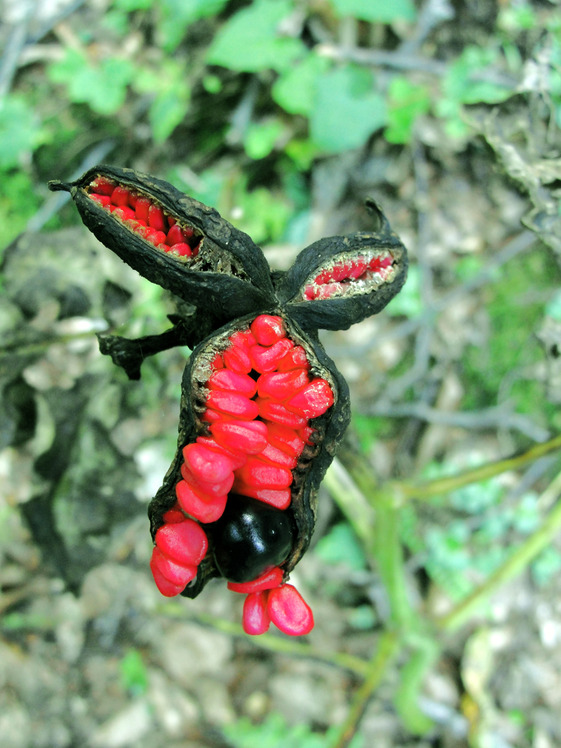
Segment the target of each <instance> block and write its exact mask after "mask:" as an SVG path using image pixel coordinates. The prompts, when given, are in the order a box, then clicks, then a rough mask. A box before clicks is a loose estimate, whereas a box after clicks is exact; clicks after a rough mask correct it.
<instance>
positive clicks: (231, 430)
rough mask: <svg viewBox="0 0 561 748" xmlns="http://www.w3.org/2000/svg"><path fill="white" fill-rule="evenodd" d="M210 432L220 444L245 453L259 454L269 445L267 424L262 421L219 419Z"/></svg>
mask: <svg viewBox="0 0 561 748" xmlns="http://www.w3.org/2000/svg"><path fill="white" fill-rule="evenodd" d="M210 432H211V434H212V435H213V437H214V438H215V439H216V441H217V442H218V443H219V444H222V445H223V446H224V447H226V448H227V449H232V450H238V451H239V452H243V453H244V454H252V455H254V454H259V452H261V451H262V450H263V449H264V448H265V447H266V446H267V426H266V425H265V424H264V423H263V422H262V421H218V422H216V423H213V424H212V426H211V427H210Z"/></svg>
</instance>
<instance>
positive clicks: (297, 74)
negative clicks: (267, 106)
mask: <svg viewBox="0 0 561 748" xmlns="http://www.w3.org/2000/svg"><path fill="white" fill-rule="evenodd" d="M330 64H331V63H330V62H329V60H328V59H327V58H326V57H320V55H316V54H314V53H313V52H310V54H307V55H306V56H305V57H304V58H303V59H302V60H301V61H299V62H298V63H296V64H295V65H293V66H291V67H289V68H287V69H286V70H284V71H283V72H282V74H281V75H280V76H279V78H278V79H277V80H276V81H275V84H274V85H273V91H272V93H273V99H274V100H275V101H276V102H277V104H279V105H280V106H281V107H282V108H283V109H284V110H285V111H287V112H290V114H303V115H304V116H305V117H309V116H310V114H311V112H312V110H313V107H314V97H315V93H316V87H317V83H318V80H319V79H320V77H321V76H322V75H324V74H325V73H326V71H327V70H328V68H329V66H330Z"/></svg>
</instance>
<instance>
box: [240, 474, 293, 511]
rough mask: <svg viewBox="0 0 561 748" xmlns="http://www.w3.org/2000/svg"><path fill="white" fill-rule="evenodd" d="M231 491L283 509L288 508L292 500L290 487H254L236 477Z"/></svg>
mask: <svg viewBox="0 0 561 748" xmlns="http://www.w3.org/2000/svg"><path fill="white" fill-rule="evenodd" d="M233 491H234V492H235V493H238V494H240V496H249V498H251V499H259V501H262V502H263V503H265V504H269V505H270V506H274V507H275V509H281V510H283V511H284V510H285V509H288V507H289V506H290V502H291V500H292V496H291V493H290V488H279V489H274V488H256V487H255V486H250V485H249V484H247V483H244V481H242V480H241V479H240V478H237V477H236V480H235V481H234V485H233Z"/></svg>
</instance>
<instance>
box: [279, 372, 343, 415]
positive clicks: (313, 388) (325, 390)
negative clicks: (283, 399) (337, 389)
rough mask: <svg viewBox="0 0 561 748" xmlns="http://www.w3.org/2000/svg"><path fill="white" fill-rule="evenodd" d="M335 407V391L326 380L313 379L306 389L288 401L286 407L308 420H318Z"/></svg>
mask: <svg viewBox="0 0 561 748" xmlns="http://www.w3.org/2000/svg"><path fill="white" fill-rule="evenodd" d="M332 405H333V391H332V389H331V387H330V386H329V383H328V382H327V381H326V380H325V379H321V378H318V379H313V380H312V381H311V382H310V383H309V384H308V385H307V386H306V387H304V389H302V390H300V392H299V393H298V394H297V395H295V396H294V397H292V398H290V400H288V401H287V403H286V407H287V408H288V409H289V410H294V411H296V412H298V413H302V414H303V415H305V416H306V417H307V418H317V416H321V415H322V414H323V413H325V411H326V410H327V409H328V408H330V407H331V406H332Z"/></svg>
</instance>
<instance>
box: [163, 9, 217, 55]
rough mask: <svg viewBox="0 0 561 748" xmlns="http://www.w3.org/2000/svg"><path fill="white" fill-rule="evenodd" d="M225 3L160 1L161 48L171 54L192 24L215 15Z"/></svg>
mask: <svg viewBox="0 0 561 748" xmlns="http://www.w3.org/2000/svg"><path fill="white" fill-rule="evenodd" d="M150 1H151V2H152V0H150ZM227 2H228V0H162V3H161V6H162V15H163V18H162V21H161V24H160V31H161V34H162V47H163V48H164V49H165V50H166V52H173V51H174V50H175V49H176V48H177V47H178V46H179V44H180V42H181V40H182V39H183V36H184V34H185V31H186V30H187V28H188V27H189V26H190V25H191V24H192V23H194V22H195V21H198V20H199V19H201V18H208V17H209V16H214V15H217V14H218V13H220V11H221V10H222V8H223V7H224V6H225V5H226V3H227Z"/></svg>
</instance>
